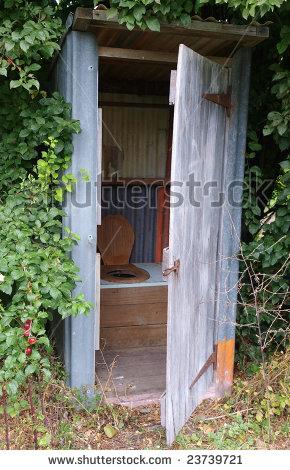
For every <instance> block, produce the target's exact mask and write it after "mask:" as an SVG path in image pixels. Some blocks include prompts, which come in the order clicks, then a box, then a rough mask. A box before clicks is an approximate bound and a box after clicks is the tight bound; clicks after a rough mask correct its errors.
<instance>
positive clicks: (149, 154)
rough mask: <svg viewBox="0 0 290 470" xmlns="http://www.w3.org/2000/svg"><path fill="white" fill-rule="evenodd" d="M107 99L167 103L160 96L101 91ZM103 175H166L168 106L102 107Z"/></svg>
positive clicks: (148, 176)
mask: <svg viewBox="0 0 290 470" xmlns="http://www.w3.org/2000/svg"><path fill="white" fill-rule="evenodd" d="M100 100H101V101H105V102H108V101H110V102H113V101H117V102H121V101H123V102H124V101H125V102H129V103H152V104H157V103H161V104H165V105H166V103H168V100H167V99H166V98H164V97H159V96H137V95H126V94H111V93H101V94H100ZM102 109H103V170H104V177H109V176H110V174H112V173H115V172H116V171H118V175H119V176H122V177H139V178H150V177H164V176H165V165H166V155H167V134H168V120H169V111H168V109H167V108H154V107H153V108H141V107H136V108H135V107H120V106H115V107H112V106H103V107H102Z"/></svg>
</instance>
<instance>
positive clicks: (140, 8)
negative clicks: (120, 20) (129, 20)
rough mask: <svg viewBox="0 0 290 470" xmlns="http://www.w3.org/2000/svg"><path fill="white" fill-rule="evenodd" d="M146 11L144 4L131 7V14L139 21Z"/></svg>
mask: <svg viewBox="0 0 290 470" xmlns="http://www.w3.org/2000/svg"><path fill="white" fill-rule="evenodd" d="M145 13H146V8H145V6H144V5H137V6H136V7H134V9H133V15H134V17H135V18H136V20H137V21H141V19H142V17H143V15H144V14H145Z"/></svg>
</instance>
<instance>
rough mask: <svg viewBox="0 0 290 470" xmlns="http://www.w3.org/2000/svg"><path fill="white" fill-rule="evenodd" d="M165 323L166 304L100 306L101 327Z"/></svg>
mask: <svg viewBox="0 0 290 470" xmlns="http://www.w3.org/2000/svg"><path fill="white" fill-rule="evenodd" d="M166 322H167V302H156V303H150V304H149V303H146V304H133V305H129V304H126V305H109V306H108V305H102V307H101V326H102V327H105V326H107V327H108V326H110V327H112V326H128V325H131V326H137V325H156V324H157V325H158V324H165V323H166Z"/></svg>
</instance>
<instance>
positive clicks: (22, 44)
mask: <svg viewBox="0 0 290 470" xmlns="http://www.w3.org/2000/svg"><path fill="white" fill-rule="evenodd" d="M19 46H20V48H21V49H22V50H23V51H24V52H27V51H28V49H29V44H28V43H27V42H26V41H20V43H19Z"/></svg>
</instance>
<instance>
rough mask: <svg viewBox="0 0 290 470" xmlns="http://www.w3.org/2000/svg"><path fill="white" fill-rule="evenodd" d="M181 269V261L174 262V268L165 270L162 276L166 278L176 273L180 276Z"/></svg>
mask: <svg viewBox="0 0 290 470" xmlns="http://www.w3.org/2000/svg"><path fill="white" fill-rule="evenodd" d="M179 268H180V260H179V259H176V260H175V261H174V264H173V266H171V268H167V269H164V271H163V272H162V275H163V276H164V277H165V276H169V274H171V273H174V272H175V273H176V274H178V272H179Z"/></svg>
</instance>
